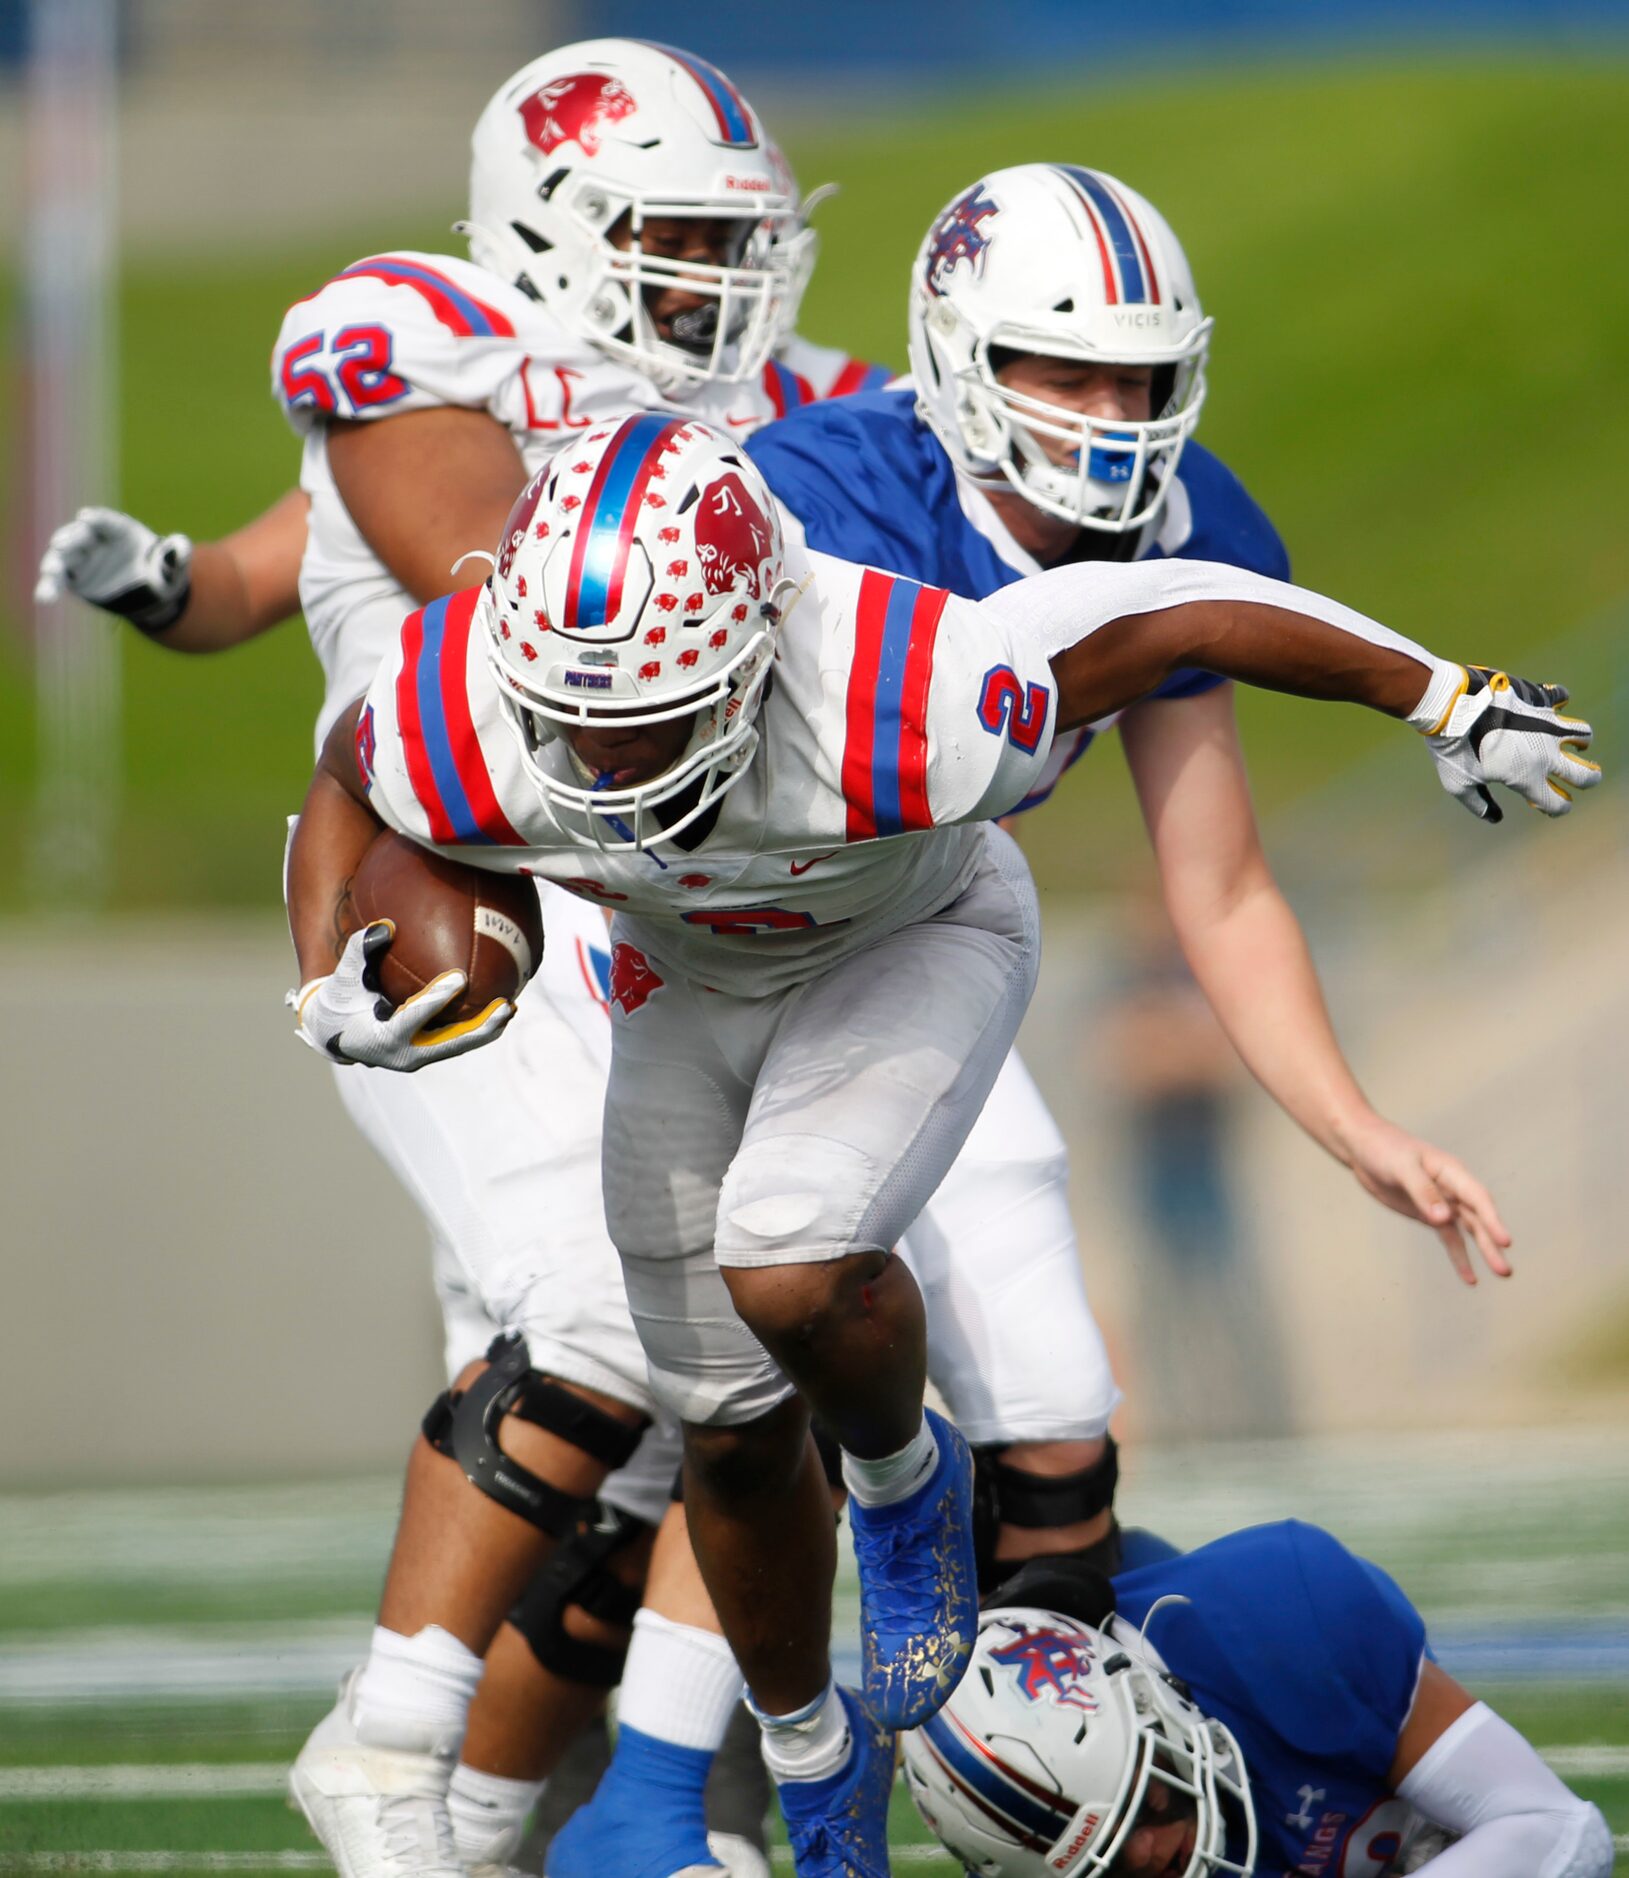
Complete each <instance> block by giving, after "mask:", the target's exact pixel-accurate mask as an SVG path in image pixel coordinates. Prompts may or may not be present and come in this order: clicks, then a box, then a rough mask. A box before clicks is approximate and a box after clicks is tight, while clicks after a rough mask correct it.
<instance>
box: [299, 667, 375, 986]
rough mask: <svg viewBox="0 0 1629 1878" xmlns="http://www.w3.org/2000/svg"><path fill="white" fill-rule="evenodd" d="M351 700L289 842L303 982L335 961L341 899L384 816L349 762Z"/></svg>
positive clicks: (352, 752) (345, 926)
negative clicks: (371, 804)
mask: <svg viewBox="0 0 1629 1878" xmlns="http://www.w3.org/2000/svg"><path fill="white" fill-rule="evenodd" d="M360 708H361V701H360V700H358V702H357V703H356V704H353V705H352V706H351V707H350V708H349V709H348V710H347V711H345V712H344V713H343V715H342V716H341V717H340V718H339V720H338V722H337V723H336V724H335V725H334V727H333V729H332V730H331V731H330V732H329V733H328V740H327V742H326V743H325V744H324V745H323V751H322V755H321V757H320V758H319V759H318V761H317V769H316V774H315V775H314V776H313V777H312V778H311V787H310V788H309V789H308V790H307V791H306V798H305V802H304V804H303V806H302V807H301V810H300V820H299V825H298V827H297V828H296V829H295V831H294V839H293V841H292V843H291V844H290V846H289V856H288V923H289V934H290V936H291V937H292V939H293V941H294V953H295V957H296V958H297V959H298V960H299V963H300V982H301V983H302V984H308V983H309V982H310V981H311V980H312V979H313V978H320V977H322V976H324V974H326V973H328V972H331V971H332V970H333V969H334V962H335V960H336V959H337V958H338V957H339V954H340V952H341V951H342V950H343V948H344V944H345V937H346V934H347V932H348V931H349V930H350V924H351V922H349V921H348V920H347V918H346V902H347V901H348V899H349V897H350V890H351V881H352V878H353V877H354V876H355V873H356V870H357V867H358V865H359V863H360V862H361V859H362V856H363V854H364V853H366V851H367V849H368V847H369V845H370V844H371V843H372V841H373V839H374V837H375V836H376V835H377V834H378V833H379V832H380V830H381V829H382V828H383V826H384V824H383V823H382V822H381V821H380V819H379V817H378V816H377V815H375V814H374V812H373V810H372V809H371V808H370V807H369V806H368V800H367V792H366V791H365V789H364V788H363V786H362V779H361V776H360V775H359V774H358V772H357V767H356V720H357V715H358V712H359V710H360Z"/></svg>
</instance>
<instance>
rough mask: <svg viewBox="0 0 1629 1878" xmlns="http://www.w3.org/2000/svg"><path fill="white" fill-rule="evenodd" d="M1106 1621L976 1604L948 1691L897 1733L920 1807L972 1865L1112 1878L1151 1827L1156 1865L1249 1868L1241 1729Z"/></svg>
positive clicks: (1251, 1841) (988, 1871)
mask: <svg viewBox="0 0 1629 1878" xmlns="http://www.w3.org/2000/svg"><path fill="white" fill-rule="evenodd" d="M1151 1615H1152V1613H1151ZM1109 1622H1110V1624H1111V1625H1113V1626H1114V1628H1113V1629H1111V1630H1110V1629H1101V1628H1098V1627H1096V1626H1094V1625H1092V1624H1089V1623H1085V1622H1083V1621H1081V1620H1080V1619H1078V1618H1075V1617H1070V1616H1066V1615H1064V1614H1063V1613H1061V1612H1058V1611H1048V1610H1039V1609H1030V1608H1028V1607H1026V1606H1010V1607H1009V1606H1003V1607H1001V1608H999V1609H996V1610H990V1611H986V1612H984V1613H983V1614H982V1616H981V1617H980V1619H979V1630H978V1637H977V1640H976V1641H975V1643H974V1646H973V1655H972V1659H971V1660H970V1662H969V1663H968V1666H967V1670H966V1673H965V1674H964V1675H963V1677H962V1679H961V1681H960V1682H959V1683H958V1684H957V1686H956V1689H955V1691H954V1693H953V1694H952V1695H951V1698H950V1700H949V1701H948V1702H947V1703H946V1704H945V1706H944V1707H943V1708H942V1709H941V1710H940V1711H939V1713H938V1714H937V1715H935V1716H934V1717H933V1718H932V1719H931V1720H929V1721H928V1722H926V1723H924V1724H923V1726H922V1727H920V1728H916V1729H913V1730H911V1731H910V1732H909V1733H908V1734H905V1735H903V1736H901V1741H902V1743H903V1746H904V1754H905V1780H906V1784H907V1785H908V1786H909V1788H910V1791H911V1797H912V1798H913V1799H914V1800H915V1801H916V1805H917V1810H918V1811H919V1812H920V1813H921V1815H922V1817H923V1818H924V1819H925V1820H926V1821H927V1823H928V1825H929V1826H930V1827H931V1828H932V1830H933V1832H934V1834H935V1835H936V1836H937V1837H938V1838H939V1840H940V1841H941V1842H942V1843H943V1844H944V1845H945V1846H946V1847H947V1848H948V1849H949V1850H950V1851H951V1852H952V1853H954V1854H955V1856H956V1857H957V1858H958V1859H959V1860H960V1861H961V1863H962V1864H963V1865H965V1866H966V1868H967V1870H968V1872H969V1873H970V1874H977V1875H978V1878H1110V1875H1112V1874H1115V1873H1119V1872H1123V1871H1126V1870H1129V1869H1131V1867H1130V1865H1129V1863H1128V1862H1123V1855H1124V1854H1125V1853H1126V1851H1127V1848H1128V1841H1129V1840H1130V1839H1131V1836H1132V1834H1133V1833H1135V1832H1137V1831H1138V1830H1139V1829H1141V1828H1145V1827H1146V1828H1152V1829H1154V1830H1157V1831H1161V1832H1163V1833H1164V1835H1165V1837H1166V1840H1167V1844H1168V1848H1169V1849H1168V1850H1166V1852H1165V1854H1164V1857H1163V1858H1162V1860H1161V1862H1160V1865H1159V1869H1160V1870H1161V1871H1165V1870H1171V1871H1180V1872H1181V1873H1182V1874H1183V1878H1211V1874H1214V1873H1224V1872H1225V1873H1232V1874H1235V1878H1248V1875H1249V1874H1250V1873H1251V1872H1252V1871H1254V1869H1255V1859H1256V1821H1255V1811H1254V1808H1253V1806H1252V1804H1251V1799H1250V1783H1249V1780H1248V1778H1247V1776H1246V1773H1245V1766H1244V1757H1243V1754H1242V1753H1241V1752H1240V1749H1239V1744H1238V1742H1237V1741H1236V1740H1235V1739H1234V1737H1233V1735H1232V1733H1231V1732H1230V1730H1228V1729H1227V1728H1226V1727H1224V1726H1223V1725H1222V1723H1220V1722H1218V1721H1215V1720H1212V1719H1210V1718H1208V1717H1207V1716H1205V1715H1203V1714H1201V1713H1200V1711H1199V1710H1198V1709H1197V1708H1196V1707H1195V1706H1194V1704H1193V1703H1192V1702H1191V1701H1190V1700H1189V1699H1188V1697H1187V1693H1186V1691H1185V1689H1184V1688H1183V1687H1181V1686H1180V1685H1179V1684H1177V1683H1176V1682H1175V1681H1174V1680H1173V1679H1172V1678H1171V1677H1170V1676H1169V1675H1168V1674H1166V1673H1165V1671H1164V1668H1163V1665H1162V1664H1161V1663H1160V1661H1159V1658H1158V1656H1157V1655H1156V1654H1155V1652H1154V1651H1153V1650H1152V1648H1151V1647H1150V1646H1149V1645H1148V1644H1147V1643H1146V1642H1145V1641H1144V1640H1143V1639H1142V1638H1140V1637H1139V1636H1138V1635H1137V1633H1136V1632H1134V1631H1131V1630H1130V1629H1129V1626H1125V1625H1123V1624H1121V1622H1120V1620H1118V1619H1114V1618H1111V1619H1109ZM1230 1837H1231V1838H1232V1839H1233V1840H1234V1841H1235V1844H1236V1847H1237V1851H1238V1855H1237V1856H1234V1855H1231V1854H1230V1852H1229V1845H1228V1842H1229V1838H1230ZM1149 1868H1150V1869H1152V1868H1153V1867H1152V1865H1150V1866H1149ZM1139 1869H1141V1867H1139Z"/></svg>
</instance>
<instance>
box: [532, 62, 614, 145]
mask: <svg viewBox="0 0 1629 1878" xmlns="http://www.w3.org/2000/svg"><path fill="white" fill-rule="evenodd" d="M636 108H637V107H636V105H635V102H634V95H633V93H632V92H631V91H630V90H629V89H628V87H627V86H626V85H625V84H623V82H622V80H621V79H620V78H614V77H612V76H611V74H610V73H609V72H572V73H570V74H569V75H568V76H567V77H565V78H557V79H555V80H554V81H553V83H552V84H547V85H545V86H544V87H543V88H542V90H541V91H534V92H533V93H532V95H531V96H530V97H529V98H525V99H523V100H522V101H521V104H520V121H521V122H522V123H523V124H524V125H525V126H526V136H527V139H528V140H529V141H530V142H531V143H533V144H535V145H536V147H537V148H538V149H539V150H540V151H541V152H542V153H543V155H544V156H552V155H553V154H554V152H555V151H556V150H558V149H559V147H560V145H561V144H563V143H574V144H576V145H577V147H578V148H579V149H580V150H581V151H582V153H583V155H584V156H589V157H591V156H597V155H598V154H599V148H600V137H601V134H602V132H603V131H604V129H605V127H606V126H607V125H608V124H617V123H620V122H621V121H622V119H623V118H625V117H627V116H629V115H630V114H631V113H632V112H633V111H634V110H635V109H636Z"/></svg>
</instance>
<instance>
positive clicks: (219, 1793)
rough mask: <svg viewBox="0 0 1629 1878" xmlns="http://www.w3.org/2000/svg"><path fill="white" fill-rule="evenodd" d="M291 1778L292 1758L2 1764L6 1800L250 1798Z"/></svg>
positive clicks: (0, 1783)
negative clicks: (231, 1761) (78, 1764)
mask: <svg viewBox="0 0 1629 1878" xmlns="http://www.w3.org/2000/svg"><path fill="white" fill-rule="evenodd" d="M287 1782H288V1763H287V1762H286V1761H241V1762H238V1763H237V1764H236V1765H222V1764H221V1763H219V1762H210V1761H176V1762H172V1763H170V1764H168V1765H166V1764H164V1763H158V1764H156V1765H152V1766H144V1765H141V1764H131V1763H128V1762H127V1763H124V1764H120V1765H114V1766H108V1767H0V1801H5V1800H246V1799H252V1798H254V1797H256V1796H258V1795H261V1794H273V1793H281V1792H282V1791H283V1788H284V1786H285V1785H286V1784H287Z"/></svg>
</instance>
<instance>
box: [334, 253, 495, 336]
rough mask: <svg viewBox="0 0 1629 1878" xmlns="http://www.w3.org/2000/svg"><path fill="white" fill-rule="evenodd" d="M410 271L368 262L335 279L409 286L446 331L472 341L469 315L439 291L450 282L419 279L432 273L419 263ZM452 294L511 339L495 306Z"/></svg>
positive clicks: (439, 278)
mask: <svg viewBox="0 0 1629 1878" xmlns="http://www.w3.org/2000/svg"><path fill="white" fill-rule="evenodd" d="M413 269H414V271H413V272H412V273H410V274H409V273H407V272H405V271H404V270H403V269H402V268H399V267H393V266H392V265H391V263H390V262H389V261H369V262H366V263H365V264H363V265H362V266H359V267H348V268H347V269H346V270H345V272H344V273H343V274H342V275H340V276H338V278H339V279H341V280H382V281H383V282H384V283H385V285H386V286H387V287H411V288H412V289H413V291H414V292H415V293H416V294H417V295H418V296H419V298H420V299H421V300H423V301H424V303H425V305H426V306H428V307H429V309H430V311H431V312H432V313H433V314H435V316H436V318H437V319H438V320H440V322H441V323H442V325H443V326H445V327H446V328H447V329H448V331H449V332H454V333H457V334H458V336H459V337H460V338H462V339H470V338H474V337H475V336H476V333H475V328H474V327H473V326H472V325H471V324H470V320H469V315H468V314H467V313H465V312H464V311H463V310H462V309H461V308H460V307H459V305H458V303H457V301H456V300H455V299H454V298H453V297H452V294H450V293H447V292H444V291H443V288H444V287H451V286H452V283H451V282H450V281H446V280H443V278H442V276H441V275H439V274H437V275H435V279H434V281H430V280H420V278H419V275H420V274H421V273H425V274H429V273H433V271H434V270H433V269H430V268H427V267H425V266H424V265H423V263H422V262H419V261H415V262H414V263H413ZM436 282H440V283H441V285H439V286H438V285H437V284H435V283H436ZM453 291H454V292H456V293H458V294H462V295H463V298H465V299H466V300H469V301H471V302H473V304H474V305H476V306H478V307H479V308H480V310H481V312H482V314H483V315H484V316H485V317H486V319H487V320H488V321H489V322H490V323H491V326H492V330H493V332H494V333H495V334H497V335H498V336H499V337H501V338H504V339H513V338H514V336H515V329H514V327H513V326H512V325H511V324H510V322H509V321H508V320H507V319H505V318H504V316H503V315H502V314H501V313H500V312H499V311H498V310H497V308H496V307H490V306H488V305H487V304H486V302H485V301H484V300H477V299H476V298H475V296H474V294H465V293H464V291H463V289H462V288H461V287H459V288H454V290H453ZM482 336H483V337H484V335H482Z"/></svg>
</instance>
